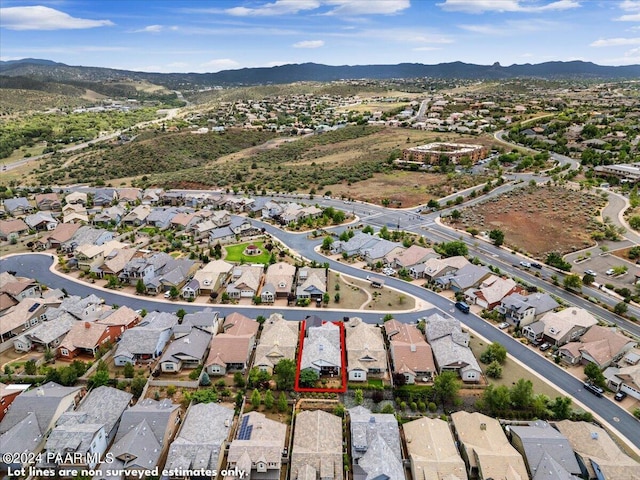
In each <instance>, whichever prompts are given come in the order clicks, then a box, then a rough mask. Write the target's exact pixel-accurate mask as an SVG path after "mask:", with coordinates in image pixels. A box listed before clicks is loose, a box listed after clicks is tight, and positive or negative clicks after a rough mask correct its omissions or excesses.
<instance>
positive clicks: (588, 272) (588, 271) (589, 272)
mask: <svg viewBox="0 0 640 480" xmlns="http://www.w3.org/2000/svg"><path fill="white" fill-rule="evenodd" d="M584 273H585V275H591V276H592V277H595V276H596V275H598V274H597V273H596V272H594V271H593V270H585V271H584Z"/></svg>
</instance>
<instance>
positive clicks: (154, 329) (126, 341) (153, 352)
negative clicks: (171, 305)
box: [113, 312, 178, 367]
mask: <svg viewBox="0 0 640 480" xmlns="http://www.w3.org/2000/svg"><path fill="white" fill-rule="evenodd" d="M177 324H178V317H177V316H175V315H174V314H173V313H168V312H151V313H149V314H148V315H147V316H146V317H144V318H143V319H142V320H141V321H140V323H138V325H136V326H135V327H134V328H130V329H127V330H125V331H124V333H123V334H122V338H121V339H120V341H119V342H118V348H117V350H116V353H114V355H113V363H114V364H115V365H116V366H118V367H123V366H125V365H126V364H127V363H131V364H132V365H135V364H136V363H141V362H152V361H153V360H155V359H156V358H158V357H159V356H160V355H161V354H162V351H163V350H164V347H165V345H166V344H167V342H168V341H169V339H170V338H171V334H172V332H173V327H174V326H175V325H177Z"/></svg>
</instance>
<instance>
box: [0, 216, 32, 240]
mask: <svg viewBox="0 0 640 480" xmlns="http://www.w3.org/2000/svg"><path fill="white" fill-rule="evenodd" d="M28 232H29V225H27V224H26V223H24V220H22V219H21V218H16V219H13V220H0V240H3V241H11V242H14V241H16V242H17V241H18V238H20V237H21V236H22V235H26V234H27V233H28Z"/></svg>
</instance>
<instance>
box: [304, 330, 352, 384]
mask: <svg viewBox="0 0 640 480" xmlns="http://www.w3.org/2000/svg"><path fill="white" fill-rule="evenodd" d="M307 368H310V369H313V370H315V371H316V372H317V373H318V374H319V375H339V374H340V369H341V368H342V345H341V341H340V327H338V325H336V324H335V323H333V322H325V323H324V324H322V325H321V326H319V327H309V326H307V327H306V332H305V339H304V342H303V344H302V355H301V359H300V371H302V370H305V369H307Z"/></svg>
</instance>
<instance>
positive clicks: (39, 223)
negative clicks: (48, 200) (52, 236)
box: [24, 212, 58, 232]
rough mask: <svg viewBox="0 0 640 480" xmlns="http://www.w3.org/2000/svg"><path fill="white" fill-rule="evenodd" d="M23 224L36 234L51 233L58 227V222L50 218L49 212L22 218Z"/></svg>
mask: <svg viewBox="0 0 640 480" xmlns="http://www.w3.org/2000/svg"><path fill="white" fill-rule="evenodd" d="M24 222H25V223H26V224H27V225H29V228H30V229H31V230H35V231H37V232H43V231H44V232H51V231H52V230H55V229H56V227H57V226H58V220H56V219H55V218H53V217H52V216H51V212H36V213H32V214H31V215H27V216H26V217H24Z"/></svg>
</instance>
